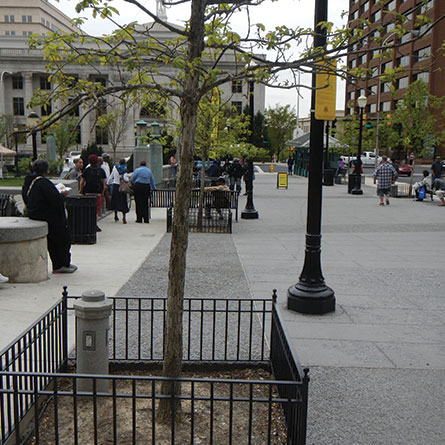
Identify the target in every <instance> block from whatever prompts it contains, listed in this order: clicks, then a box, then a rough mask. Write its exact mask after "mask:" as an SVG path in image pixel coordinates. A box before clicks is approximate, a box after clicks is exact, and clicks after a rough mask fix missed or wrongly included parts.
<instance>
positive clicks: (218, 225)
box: [167, 207, 232, 233]
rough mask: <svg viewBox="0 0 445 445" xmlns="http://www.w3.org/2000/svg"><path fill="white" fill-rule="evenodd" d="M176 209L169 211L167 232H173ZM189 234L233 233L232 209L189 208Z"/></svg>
mask: <svg viewBox="0 0 445 445" xmlns="http://www.w3.org/2000/svg"><path fill="white" fill-rule="evenodd" d="M173 213H174V208H169V209H167V232H171V231H172V224H173ZM188 221H189V232H200V233H232V211H231V210H230V209H216V208H210V209H207V210H205V209H203V210H202V211H201V212H200V210H199V209H198V208H192V207H191V208H189V218H188Z"/></svg>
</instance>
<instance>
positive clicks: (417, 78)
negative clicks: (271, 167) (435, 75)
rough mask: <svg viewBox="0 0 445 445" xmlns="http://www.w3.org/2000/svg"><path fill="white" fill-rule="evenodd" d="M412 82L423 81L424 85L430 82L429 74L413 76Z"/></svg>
mask: <svg viewBox="0 0 445 445" xmlns="http://www.w3.org/2000/svg"><path fill="white" fill-rule="evenodd" d="M414 80H423V81H424V82H425V83H428V82H429V81H430V73H426V72H424V73H419V74H416V75H415V76H414Z"/></svg>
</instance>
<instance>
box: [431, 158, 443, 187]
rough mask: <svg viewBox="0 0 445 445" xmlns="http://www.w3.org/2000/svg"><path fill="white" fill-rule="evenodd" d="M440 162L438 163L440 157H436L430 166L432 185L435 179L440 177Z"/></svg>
mask: <svg viewBox="0 0 445 445" xmlns="http://www.w3.org/2000/svg"><path fill="white" fill-rule="evenodd" d="M442 168H443V167H442V162H440V157H439V156H437V157H436V160H435V162H433V163H432V164H431V170H432V172H433V183H434V181H435V180H436V179H440V178H441V177H442Z"/></svg>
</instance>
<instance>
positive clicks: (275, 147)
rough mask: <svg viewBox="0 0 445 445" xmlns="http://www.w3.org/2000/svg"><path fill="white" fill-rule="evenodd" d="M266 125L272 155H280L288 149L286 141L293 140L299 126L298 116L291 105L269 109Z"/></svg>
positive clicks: (266, 113) (266, 115)
mask: <svg viewBox="0 0 445 445" xmlns="http://www.w3.org/2000/svg"><path fill="white" fill-rule="evenodd" d="M265 123H266V127H267V134H268V135H269V140H270V150H271V155H272V154H273V153H276V154H277V157H278V159H280V153H281V151H282V150H284V149H285V148H286V141H288V140H289V139H292V134H293V131H294V129H295V127H296V125H297V115H296V114H295V111H294V110H293V109H291V107H290V105H285V106H280V105H276V106H275V108H268V109H267V110H266V111H265Z"/></svg>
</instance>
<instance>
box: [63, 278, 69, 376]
mask: <svg viewBox="0 0 445 445" xmlns="http://www.w3.org/2000/svg"><path fill="white" fill-rule="evenodd" d="M67 289H68V287H67V286H63V292H62V369H63V370H64V371H66V367H67V364H68V291H67Z"/></svg>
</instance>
